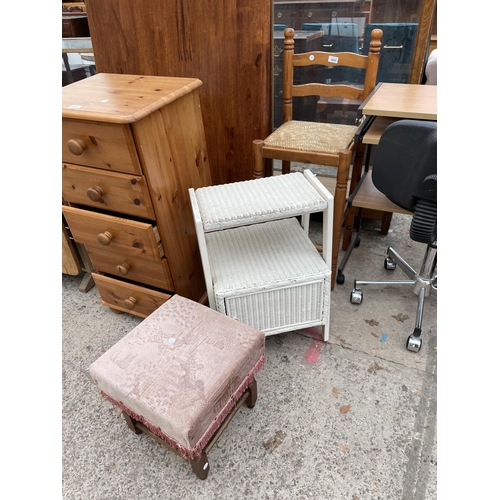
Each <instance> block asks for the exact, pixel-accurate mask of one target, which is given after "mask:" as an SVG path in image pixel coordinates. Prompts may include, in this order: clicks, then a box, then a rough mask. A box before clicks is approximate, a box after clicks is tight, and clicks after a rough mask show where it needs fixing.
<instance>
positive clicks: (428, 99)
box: [342, 83, 437, 250]
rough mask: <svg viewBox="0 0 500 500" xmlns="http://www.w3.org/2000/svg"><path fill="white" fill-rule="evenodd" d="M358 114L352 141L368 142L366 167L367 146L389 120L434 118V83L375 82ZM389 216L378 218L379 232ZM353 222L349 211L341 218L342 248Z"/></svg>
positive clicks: (356, 174)
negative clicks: (379, 222)
mask: <svg viewBox="0 0 500 500" xmlns="http://www.w3.org/2000/svg"><path fill="white" fill-rule="evenodd" d="M358 116H359V117H360V118H361V117H362V116H364V117H365V119H364V122H363V124H362V125H361V126H360V127H359V129H358V132H357V134H356V140H357V141H360V142H362V143H363V144H367V145H368V147H367V149H366V156H365V170H367V169H368V167H369V159H370V152H371V147H372V146H376V145H377V144H378V143H379V141H380V137H381V136H382V133H383V132H384V130H385V129H386V128H387V127H388V126H389V125H390V124H391V123H393V122H395V121H397V120H401V119H413V120H433V121H436V120H437V86H436V85H416V84H406V83H379V84H378V85H377V86H376V87H375V88H374V89H373V91H372V92H371V94H370V95H369V96H368V97H367V98H366V99H365V101H364V102H363V103H362V104H361V106H360V107H359V110H358ZM360 178H361V171H360V172H354V171H353V174H352V177H351V184H350V193H351V194H352V192H353V190H354V188H355V187H356V185H357V183H358V181H359V179H360ZM381 206H382V205H381ZM391 218H392V212H387V213H386V214H385V215H384V216H383V217H382V230H381V232H382V234H387V231H388V229H389V226H390V222H391ZM353 221H354V213H353V210H350V211H349V213H348V214H347V216H346V220H345V229H344V234H343V238H342V249H343V250H347V248H348V247H349V244H350V241H351V236H352V225H353Z"/></svg>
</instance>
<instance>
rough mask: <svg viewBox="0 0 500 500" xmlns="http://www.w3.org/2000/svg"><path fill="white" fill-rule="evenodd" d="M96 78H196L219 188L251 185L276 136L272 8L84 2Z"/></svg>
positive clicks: (264, 1)
mask: <svg viewBox="0 0 500 500" xmlns="http://www.w3.org/2000/svg"><path fill="white" fill-rule="evenodd" d="M85 5H86V9H87V15H88V20H89V28H90V36H91V38H92V46H93V49H94V56H95V64H96V70H97V72H98V73H124V74H136V75H158V76H175V77H191V78H199V79H200V80H201V81H202V82H203V86H202V87H201V88H200V101H201V107H202V110H203V120H204V123H205V133H206V138H207V148H208V157H209V159H210V166H211V169H212V181H213V182H214V184H222V183H227V182H235V181H242V180H248V179H252V178H253V168H254V161H253V150H252V141H253V140H254V139H258V138H262V137H267V136H268V135H269V134H270V133H271V111H272V109H271V106H272V98H271V88H272V71H271V43H272V31H271V27H272V22H271V3H270V2H269V1H268V0H252V1H246V2H242V1H239V0H227V1H225V2H214V1H213V0H190V1H181V0H175V1H169V2H166V1H165V0H141V1H137V0H120V1H116V0H86V1H85Z"/></svg>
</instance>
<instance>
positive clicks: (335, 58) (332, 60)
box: [328, 56, 339, 64]
mask: <svg viewBox="0 0 500 500" xmlns="http://www.w3.org/2000/svg"><path fill="white" fill-rule="evenodd" d="M328 62H331V63H334V64H337V63H338V62H339V58H338V57H335V56H328Z"/></svg>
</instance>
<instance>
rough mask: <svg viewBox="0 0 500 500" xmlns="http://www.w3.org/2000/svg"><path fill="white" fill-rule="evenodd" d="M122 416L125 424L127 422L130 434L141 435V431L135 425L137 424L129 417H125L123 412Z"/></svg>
mask: <svg viewBox="0 0 500 500" xmlns="http://www.w3.org/2000/svg"><path fill="white" fill-rule="evenodd" d="M122 415H123V416H124V418H125V422H127V425H128V426H129V428H130V430H131V431H132V432H134V433H135V434H142V431H141V429H139V428H138V427H137V426H136V425H135V424H136V423H137V420H134V419H133V418H132V417H131V416H130V415H127V414H126V413H125V412H124V411H123V412H122Z"/></svg>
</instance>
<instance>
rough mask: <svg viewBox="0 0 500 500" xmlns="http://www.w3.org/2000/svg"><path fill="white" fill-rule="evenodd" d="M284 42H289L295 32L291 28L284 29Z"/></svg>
mask: <svg viewBox="0 0 500 500" xmlns="http://www.w3.org/2000/svg"><path fill="white" fill-rule="evenodd" d="M284 33H285V40H291V39H292V38H293V35H295V30H294V29H293V28H286V29H285V31H284Z"/></svg>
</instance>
